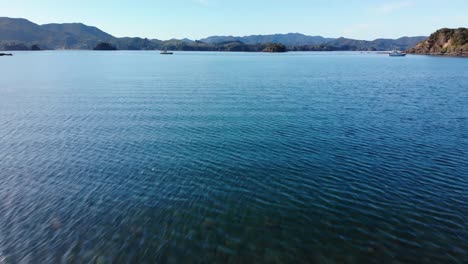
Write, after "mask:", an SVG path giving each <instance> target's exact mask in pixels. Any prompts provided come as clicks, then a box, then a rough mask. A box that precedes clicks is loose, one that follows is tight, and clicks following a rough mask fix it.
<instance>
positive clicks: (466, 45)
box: [406, 28, 468, 57]
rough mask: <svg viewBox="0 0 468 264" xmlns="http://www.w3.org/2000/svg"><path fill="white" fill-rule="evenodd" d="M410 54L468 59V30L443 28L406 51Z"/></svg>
mask: <svg viewBox="0 0 468 264" xmlns="http://www.w3.org/2000/svg"><path fill="white" fill-rule="evenodd" d="M406 52H407V53H410V54H422V55H439V56H459V57H468V28H457V29H450V28H443V29H439V30H437V31H436V32H435V33H433V34H432V35H431V36H430V37H429V38H428V39H426V40H424V41H422V42H421V43H419V44H417V45H416V46H415V47H414V48H411V49H409V50H407V51H406Z"/></svg>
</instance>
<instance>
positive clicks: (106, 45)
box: [93, 42, 117, 50]
mask: <svg viewBox="0 0 468 264" xmlns="http://www.w3.org/2000/svg"><path fill="white" fill-rule="evenodd" d="M93 50H117V48H116V47H115V46H113V45H112V44H110V43H107V42H101V43H99V44H97V45H96V47H94V49H93Z"/></svg>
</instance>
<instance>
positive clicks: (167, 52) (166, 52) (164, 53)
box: [160, 50, 174, 55]
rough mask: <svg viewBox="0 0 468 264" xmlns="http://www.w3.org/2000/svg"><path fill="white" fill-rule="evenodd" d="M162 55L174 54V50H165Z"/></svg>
mask: <svg viewBox="0 0 468 264" xmlns="http://www.w3.org/2000/svg"><path fill="white" fill-rule="evenodd" d="M160 54H161V55H172V54H174V53H173V52H170V51H167V50H164V51H161V53H160Z"/></svg>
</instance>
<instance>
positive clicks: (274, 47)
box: [262, 43, 288, 53]
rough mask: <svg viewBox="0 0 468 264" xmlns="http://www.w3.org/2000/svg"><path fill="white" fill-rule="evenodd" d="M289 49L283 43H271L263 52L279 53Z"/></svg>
mask: <svg viewBox="0 0 468 264" xmlns="http://www.w3.org/2000/svg"><path fill="white" fill-rule="evenodd" d="M287 51H288V49H287V48H286V46H285V45H283V44H277V43H270V44H267V46H266V47H265V48H264V49H263V50H262V52H270V53H278V52H287Z"/></svg>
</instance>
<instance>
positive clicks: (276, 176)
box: [0, 51, 468, 263]
mask: <svg viewBox="0 0 468 264" xmlns="http://www.w3.org/2000/svg"><path fill="white" fill-rule="evenodd" d="M0 72H1V76H0V263H17V262H23V263H467V260H468V60H467V59H459V58H438V57H424V56H408V57H405V58H390V57H387V56H385V55H376V54H360V53H288V54H274V55H273V54H244V53H177V54H175V55H173V56H160V55H159V54H158V53H156V52H84V51H82V52H77V51H68V52H59V51H58V52H37V53H34V52H18V53H16V54H15V56H13V57H8V58H6V57H3V58H0Z"/></svg>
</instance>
